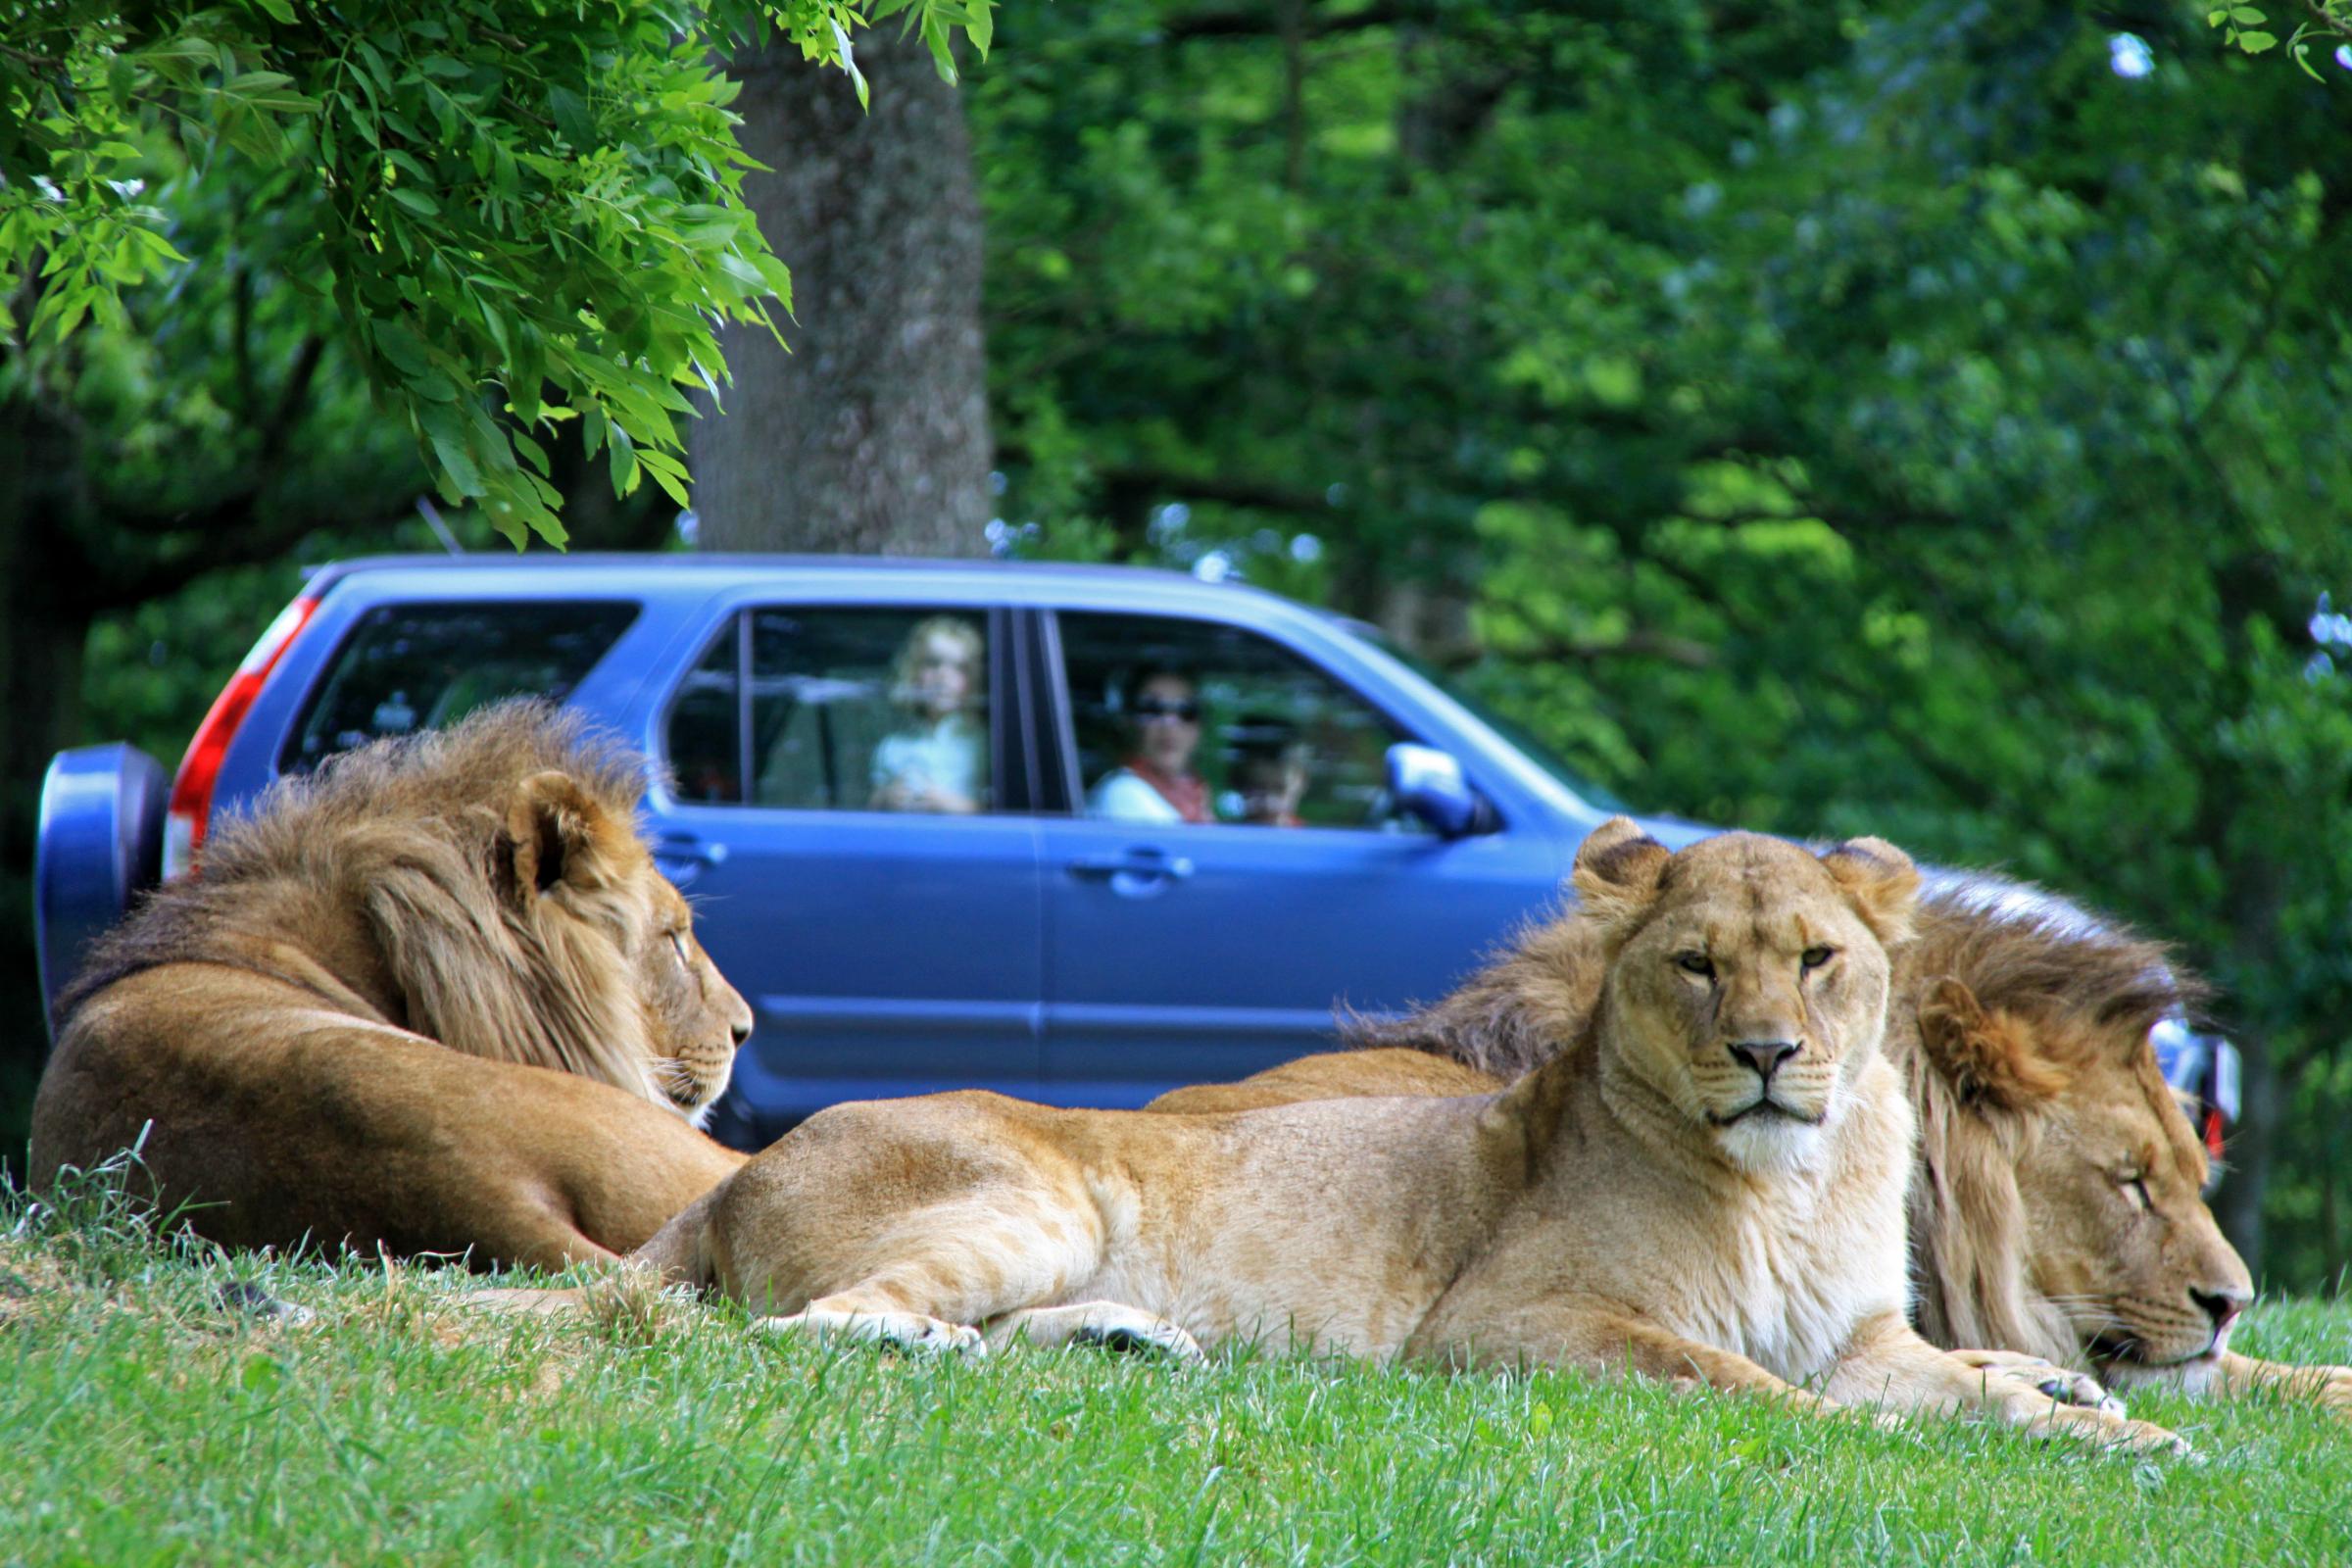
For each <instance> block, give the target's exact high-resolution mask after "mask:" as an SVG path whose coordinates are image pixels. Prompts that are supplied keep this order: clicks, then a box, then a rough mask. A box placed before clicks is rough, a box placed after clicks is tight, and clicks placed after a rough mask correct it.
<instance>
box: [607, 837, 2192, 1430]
mask: <svg viewBox="0 0 2352 1568" xmlns="http://www.w3.org/2000/svg"><path fill="white" fill-rule="evenodd" d="M1578 875H1579V884H1580V887H1581V888H1582V889H1583V891H1584V893H1585V902H1586V906H1587V910H1588V912H1587V913H1586V914H1585V915H1583V916H1581V917H1580V919H1581V920H1582V921H1583V922H1584V923H1585V924H1587V925H1588V926H1590V927H1591V928H1592V935H1593V938H1594V939H1595V940H1596V941H1597V942H1598V943H1599V944H1600V946H1601V948H1602V950H1603V952H1604V960H1603V967H1604V969H1605V978H1604V981H1603V983H1602V985H1601V986H1600V988H1599V1002H1598V1004H1597V1005H1596V1006H1595V1007H1593V1009H1592V1010H1591V1012H1590V1015H1589V1016H1588V1017H1587V1019H1586V1020H1585V1022H1584V1026H1583V1027H1582V1028H1581V1029H1580V1030H1579V1032H1578V1033H1577V1035H1576V1036H1575V1038H1574V1039H1573V1040H1572V1041H1571V1042H1569V1045H1568V1049H1567V1050H1566V1052H1564V1053H1563V1054H1559V1055H1557V1056H1556V1057H1555V1058H1554V1059H1552V1060H1550V1061H1548V1062H1546V1063H1545V1064H1544V1066H1542V1067H1540V1068H1538V1069H1537V1070H1536V1071H1534V1072H1531V1073H1529V1074H1528V1075H1527V1076H1525V1077H1524V1078H1522V1079H1520V1080H1519V1081H1518V1082H1517V1083H1515V1084H1513V1085H1512V1086H1511V1087H1510V1088H1508V1089H1507V1090H1505V1091H1503V1092H1501V1093H1497V1094H1491V1095H1486V1096H1479V1097H1470V1098H1444V1097H1436V1096H1421V1097H1414V1098H1395V1099H1348V1098H1343V1099H1325V1100H1315V1101H1308V1102H1304V1103H1297V1104H1290V1105H1283V1106H1278V1107H1275V1108H1272V1109H1265V1110H1256V1111H1249V1112H1243V1113H1235V1114H1201V1115H1153V1114H1144V1113H1137V1112H1117V1111H1083V1110H1063V1109H1056V1108H1053V1107H1048V1106H1042V1105H1033V1104H1027V1103H1021V1102H1018V1101H1012V1100H1006V1099H1004V1098H1002V1097H999V1096H996V1095H989V1094H979V1093H965V1094H956V1095H943V1096H933V1097H926V1098H922V1099H916V1100H906V1101H896V1102H890V1103H861V1104H850V1105H842V1106H836V1107H834V1108H833V1109H830V1110H827V1111H824V1112H822V1113H820V1114H819V1115H817V1116H815V1117H813V1118H811V1119H810V1120H809V1122H808V1123H806V1124H805V1125H804V1126H802V1127H801V1128H800V1129H799V1130H798V1131H796V1132H794V1133H793V1134H791V1135H790V1136H788V1137H786V1138H785V1139H783V1140H782V1141H781V1142H779V1143H777V1144H776V1145H774V1146H772V1147H771V1148H769V1149H768V1150H767V1151H766V1152H764V1153H762V1154H760V1155H759V1156H758V1157H756V1158H755V1159H754V1160H753V1161H752V1162H751V1163H750V1164H748V1165H746V1166H745V1167H744V1168H743V1169H742V1170H741V1171H739V1172H737V1173H736V1174H735V1175H734V1176H733V1177H731V1178H730V1179H729V1180H728V1181H727V1182H725V1183H723V1184H722V1185H721V1186H719V1187H717V1188H716V1189H714V1190H713V1191H712V1192H711V1193H710V1194H709V1195H708V1196H707V1197H705V1198H704V1199H703V1200H701V1201H698V1202H697V1203H695V1204H694V1205H693V1206H691V1207H690V1208H688V1209H687V1210H686V1211H685V1212H683V1213H682V1214H680V1215H679V1216H678V1218H677V1219H676V1220H674V1221H672V1222H671V1223H670V1224H669V1225H668V1226H666V1227H664V1228H663V1230H662V1233H661V1234H660V1235H658V1236H656V1237H655V1238H654V1239H653V1240H652V1241H651V1242H650V1243H648V1244H647V1246H646V1247H645V1248H644V1249H643V1250H641V1251H640V1252H639V1253H638V1254H637V1256H636V1261H638V1262H639V1263H641V1264H644V1265H646V1266H648V1267H649V1268H652V1269H655V1270H659V1271H660V1272H661V1273H662V1275H663V1276H664V1277H666V1278H667V1279H669V1280H671V1281H673V1282H676V1283H682V1284H689V1285H694V1286H700V1287H709V1288H715V1289H717V1290H719V1291H722V1292H723V1293H725V1294H726V1295H728V1296H729V1297H731V1298H734V1299H738V1300H740V1301H743V1302H745V1303H746V1304H748V1305H749V1306H750V1307H751V1308H752V1310H753V1311H754V1312H755V1313H756V1314H759V1316H760V1327H762V1328H765V1329H770V1330H777V1331H803V1332H809V1331H813V1332H823V1333H842V1332H848V1333H863V1334H868V1335H871V1336H874V1337H879V1338H886V1339H890V1340H894V1341H898V1342H900V1343H906V1344H913V1345H923V1346H973V1347H976V1346H977V1345H978V1344H979V1343H980V1337H981V1335H982V1334H983V1333H986V1334H988V1335H989V1336H990V1337H991V1338H1003V1337H1008V1336H1011V1335H1016V1334H1020V1333H1023V1332H1026V1331H1028V1330H1029V1329H1030V1328H1031V1327H1032V1326H1036V1327H1038V1328H1039V1329H1040V1330H1041V1331H1042V1332H1043V1333H1044V1334H1046V1335H1047V1336H1048V1337H1050V1338H1051V1337H1056V1336H1062V1335H1066V1334H1070V1333H1077V1332H1084V1331H1086V1327H1087V1326H1088V1325H1092V1326H1093V1327H1094V1328H1095V1329H1096V1330H1098V1331H1099V1330H1101V1329H1103V1328H1104V1327H1105V1326H1108V1327H1111V1328H1114V1329H1117V1330H1118V1331H1120V1332H1127V1333H1131V1334H1135V1335H1137V1336H1139V1337H1144V1338H1149V1337H1150V1336H1151V1335H1152V1334H1153V1333H1156V1334H1157V1335H1158V1337H1159V1338H1158V1340H1157V1341H1156V1343H1161V1344H1164V1345H1167V1346H1170V1347H1185V1346H1189V1345H1191V1344H1192V1343H1194V1342H1196V1341H1197V1342H1199V1343H1202V1344H1212V1343H1216V1342H1220V1341H1233V1340H1242V1341H1262V1340H1271V1341H1273V1342H1275V1343H1276V1344H1278V1345H1280V1344H1284V1343H1292V1344H1299V1345H1303V1346H1307V1347H1312V1348H1318V1349H1326V1350H1336V1351H1344V1352H1347V1353H1350V1354H1356V1355H1363V1356H1369V1357H1374V1358H1379V1359H1390V1358H1397V1357H1409V1358H1414V1359H1422V1360H1434V1361H1438V1362H1441V1363H1446V1364H1452V1365H1473V1364H1480V1365H1485V1364H1492V1365H1516V1364H1520V1363H1524V1362H1530V1361H1541V1362H1551V1363H1557V1364H1562V1365H1569V1366H1576V1367H1580V1368H1584V1369H1586V1370H1588V1371H1590V1372H1592V1373H1593V1374H1595V1375H1601V1376H1607V1375H1614V1374H1621V1373H1623V1372H1625V1371H1627V1370H1632V1371H1634V1372H1638V1373H1642V1374H1646V1375H1649V1376H1655V1377H1660V1378H1665V1379H1670V1380H1674V1381H1678V1382H1686V1383H1698V1384H1705V1385H1709V1386H1713V1387H1717V1388H1725V1389H1737V1390H1745V1391H1749V1392H1753V1393H1758V1394H1763V1395H1767V1396H1771V1397H1778V1398H1782V1399H1786V1400H1789V1401H1790V1402H1792V1403H1795V1404H1797V1405H1799V1406H1802V1407H1804V1408H1808V1409H1816V1408H1824V1407H1826V1404H1825V1399H1824V1397H1826V1399H1827V1400H1828V1401H1851V1402H1865V1403H1873V1404H1880V1405H1883V1406H1885V1407H1887V1408H1888V1409H1889V1410H1892V1411H1897V1412H1904V1413H1910V1412H1916V1411H1932V1412H1936V1413H1948V1412H1952V1411H1955V1410H1961V1409H1974V1410H1978V1411H1982V1412H1985V1413H1989V1414H1991V1415H1993V1416H1995V1417H1996V1418H1998V1419H2002V1420H2007V1421H2012V1422H2016V1423H2019V1424H2033V1425H2036V1426H2038V1427H2039V1428H2040V1429H2042V1430H2055V1431H2061V1432H2066V1433H2069V1434H2073V1435H2077V1436H2082V1437H2085V1438H2088V1439H2090V1440H2091V1441H2094V1442H2100V1443H2110V1442H2113V1443H2123V1444H2127V1445H2131V1446H2173V1445H2174V1444H2175V1443H2177V1440H2175V1439H2173V1438H2172V1436H2171V1435H2170V1434H2168V1433H2164V1432H2162V1431H2161V1430H2160V1429H2156V1428H2152V1427H2147V1426H2145V1425H2141V1424H2137V1423H2129V1422H2125V1421H2122V1420H2120V1419H2119V1418H2118V1417H2116V1416H2114V1415H2113V1414H2111V1413H2107V1412H2104V1411H2098V1410H2090V1409H2077V1408H2071V1407H2070V1408H2057V1409H2053V1407H2052V1405H2051V1403H2050V1401H2049V1400H2048V1399H2047V1398H2046V1397H2044V1396H2043V1395H2041V1394H2040V1393H2039V1392H2038V1391H2037V1390H2035V1389H2034V1388H2033V1387H2031V1386H2030V1385H2028V1384H2025V1383H2022V1382H2018V1381H2015V1380H2013V1379H2010V1378H2008V1377H2005V1376H2003V1375H2001V1374H2000V1373H1998V1372H1985V1371H1981V1370H1979V1369H1977V1368H1975V1367H1972V1366H1970V1365H1968V1364H1967V1363H1964V1362H1962V1361H1961V1360H1959V1359H1958V1358H1956V1357H1953V1356H1950V1355H1947V1354H1945V1353H1944V1352H1942V1351H1939V1350H1936V1349H1935V1348H1932V1347H1930V1346H1928V1345H1927V1344H1926V1343H1925V1342H1924V1341H1922V1340H1920V1339H1919V1338H1918V1336H1917V1335H1916V1334H1915V1333H1913V1331H1912V1330H1911V1329H1910V1328H1909V1326H1908V1325H1907V1324H1906V1323H1905V1322H1904V1318H1903V1306H1904V1301H1905V1297H1906V1295H1907V1289H1906V1282H1905V1258H1904V1242H1903V1226H1904V1219H1903V1189H1904V1185H1905V1177H1906V1174H1907V1172H1908V1170H1909V1168H1910V1162H1911V1157H1912V1156H1911V1140H1912V1121H1911V1114H1910V1108H1909V1104H1908V1102H1907V1101H1906V1099H1905V1097H1904V1095H1903V1093H1902V1089H1901V1084H1900V1080H1899V1078H1898V1075H1897V1074H1896V1072H1895V1071H1894V1069H1893V1067H1892V1065H1891V1064H1890V1063H1889V1062H1888V1061H1887V1059H1886V1058H1885V1056H1884V1055H1883V1054H1881V1051H1880V1035H1881V1032H1882V1030H1883V1027H1884V1021H1885V1016H1886V1010H1885V1009H1886V1001H1887V985H1888V975H1889V970H1888V962H1887V953H1886V948H1885V944H1886V943H1888V942H1899V941H1900V940H1902V937H1903V933H1904V929H1905V926H1906V924H1907V919H1908V910H1909V907H1910V903H1911V899H1912V893H1913V889H1914V887H1915V884H1916V876H1915V873H1914V872H1913V871H1912V868H1911V866H1910V862H1909V861H1908V860H1907V859H1905V858H1903V857H1902V856H1901V854H1900V852H1898V851H1895V850H1893V849H1892V848H1891V847H1889V846H1887V845H1884V844H1880V843H1878V842H1876V841H1873V840H1859V841H1856V842H1855V843H1853V844H1850V845H1844V846H1839V847H1838V849H1836V850H1833V851H1830V852H1828V853H1827V854H1826V855H1823V856H1820V857H1816V856H1814V855H1812V854H1809V853H1807V852H1805V851H1803V850H1800V849H1797V848H1794V847H1792V846H1789V845H1787V844H1783V843H1781V842H1779V841H1777V840H1772V839H1765V838H1760V837H1755V836H1752V835H1727V836H1725V837H1721V838H1716V839H1710V840H1707V841H1705V842H1704V843H1702V844H1700V845H1697V846H1694V847H1692V848H1691V849H1689V850H1686V851H1684V852H1682V853H1681V854H1680V855H1677V856H1672V857H1669V856H1668V855H1667V853H1666V852H1665V851H1664V850H1663V849H1662V848H1659V847H1658V846H1656V845H1654V844H1651V843H1650V842H1649V841H1647V840H1646V839H1642V837H1641V835H1640V833H1639V829H1638V828H1636V827H1635V826H1634V824H1632V823H1631V822H1630V821H1626V820H1625V819H1622V818H1621V819H1618V820H1616V821H1613V822H1611V823H1609V824H1607V825H1605V826H1604V827H1603V828H1601V829H1600V830H1598V831H1597V832H1596V833H1595V834H1594V835H1593V839H1592V840H1590V841H1588V844H1587V846H1586V848H1585V851H1584V852H1583V853H1582V855H1580V858H1579V862H1578ZM1694 953H1703V954H1704V955H1705V956H1706V958H1707V960H1708V965H1709V967H1708V968H1707V970H1706V973H1705V975H1704V976H1703V977H1701V976H1700V975H1698V974H1697V973H1696V972H1695V971H1694V969H1693V968H1692V963H1693V961H1694V959H1693V958H1692V955H1693V954H1694ZM1756 1041H1782V1042H1790V1043H1794V1044H1795V1045H1796V1047H1797V1049H1796V1051H1795V1053H1794V1054H1791V1055H1789V1056H1787V1058H1786V1059H1785V1060H1783V1061H1780V1062H1779V1063H1778V1064H1777V1065H1776V1067H1775V1071H1774V1073H1773V1074H1772V1075H1769V1076H1768V1075H1765V1074H1763V1073H1762V1072H1761V1071H1760V1070H1759V1069H1757V1068H1754V1067H1752V1066H1750V1065H1749V1064H1747V1062H1746V1060H1745V1059H1744V1058H1743V1057H1742V1056H1741V1055H1740V1053H1739V1052H1738V1051H1737V1050H1734V1049H1732V1048H1733V1047H1735V1046H1737V1045H1739V1044H1740V1043H1742V1042H1756ZM1800 1384H1809V1385H1811V1387H1810V1388H1809V1389H1808V1388H1803V1387H1800V1386H1799V1385H1800Z"/></svg>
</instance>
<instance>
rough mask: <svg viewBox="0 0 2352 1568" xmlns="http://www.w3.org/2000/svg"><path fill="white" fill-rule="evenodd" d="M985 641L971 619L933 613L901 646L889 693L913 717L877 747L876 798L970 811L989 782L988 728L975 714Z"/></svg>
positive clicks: (916, 807)
mask: <svg viewBox="0 0 2352 1568" xmlns="http://www.w3.org/2000/svg"><path fill="white" fill-rule="evenodd" d="M982 650H983V644H982V643H981V640H980V633H979V632H977V631H976V630H974V629H973V627H972V624H971V622H969V621H967V620H965V619H963V618H962V617H961V616H958V615H932V616H930V617H928V618H927V619H924V620H922V621H920V622H918V623H916V625H915V628H914V630H913V631H911V632H909V633H908V634H907V645H906V647H904V648H902V649H901V650H900V651H899V658H898V663H897V667H896V671H895V675H894V678H893V680H892V682H891V700H892V701H893V702H895V703H897V704H898V706H899V707H900V708H901V709H902V710H904V711H906V712H907V714H908V715H909V716H910V717H911V719H912V720H913V722H912V724H911V725H910V726H909V727H907V728H906V729H902V730H899V731H897V732H895V733H893V734H890V735H886V736H884V737H883V738H882V743H881V744H880V745H879V746H877V747H875V748H874V767H873V778H874V793H873V799H872V805H873V806H874V808H875V809H878V810H884V811H946V812H971V811H977V810H979V809H980V804H981V797H982V796H983V795H984V794H985V793H986V792H987V789H988V736H987V733H986V732H985V731H984V729H983V728H982V726H981V724H980V720H979V719H978V717H977V716H976V715H975V714H974V712H973V709H974V708H975V707H976V706H977V705H976V702H975V699H976V698H977V696H978V694H979V690H980V660H981V654H982Z"/></svg>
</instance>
